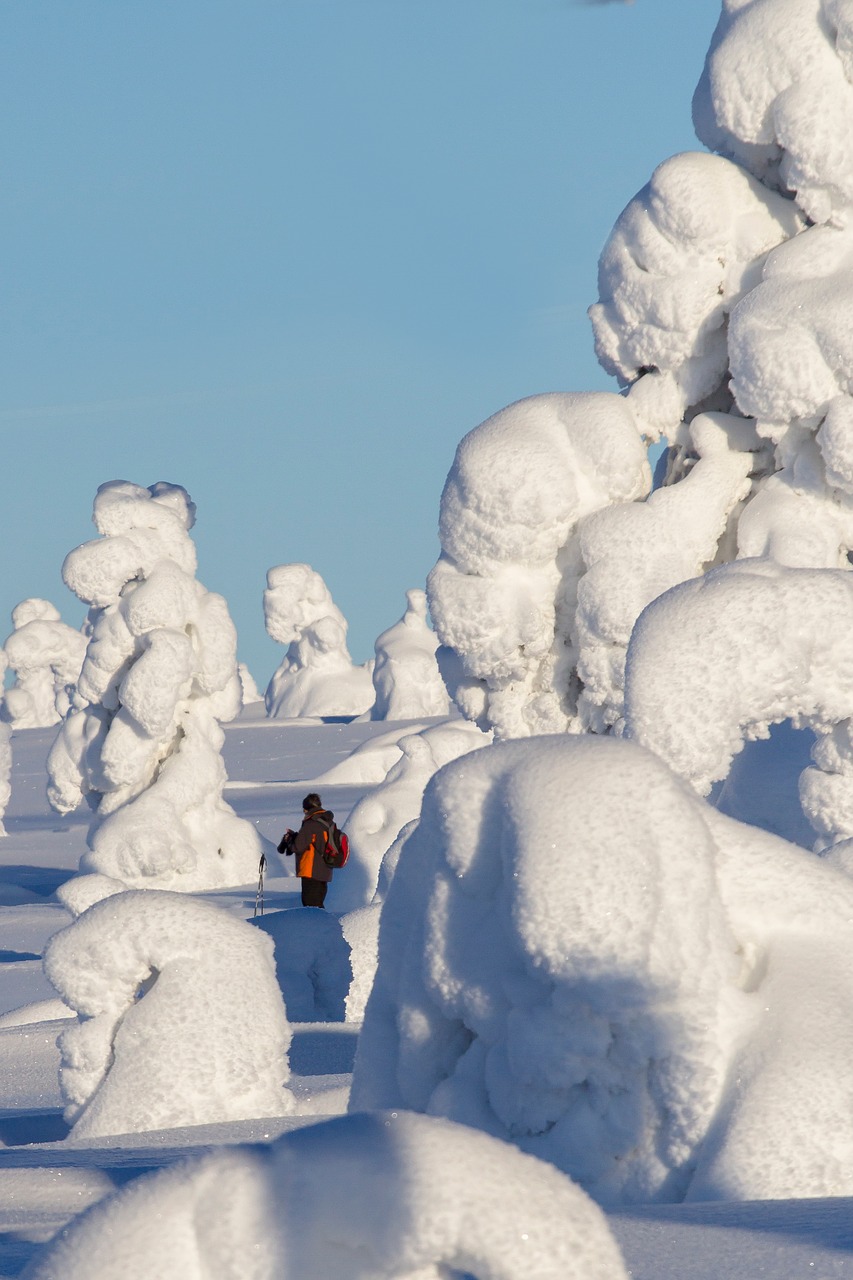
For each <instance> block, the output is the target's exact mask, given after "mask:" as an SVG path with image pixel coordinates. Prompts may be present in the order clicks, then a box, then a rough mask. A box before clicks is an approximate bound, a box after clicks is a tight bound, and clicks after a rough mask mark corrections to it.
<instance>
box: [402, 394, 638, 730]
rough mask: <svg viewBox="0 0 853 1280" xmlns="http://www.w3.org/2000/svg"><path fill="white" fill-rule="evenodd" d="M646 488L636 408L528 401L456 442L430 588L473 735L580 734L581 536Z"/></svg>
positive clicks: (450, 671)
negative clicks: (611, 507)
mask: <svg viewBox="0 0 853 1280" xmlns="http://www.w3.org/2000/svg"><path fill="white" fill-rule="evenodd" d="M650 480H651V477H650V472H649V466H648V462H647V460H646V452H645V448H644V446H643V443H642V440H641V438H640V433H639V424H638V422H637V420H636V418H635V416H634V413H633V411H632V409H631V407H630V406H629V405H628V403H627V402H626V401H625V400H624V399H623V398H622V397H620V396H617V395H610V394H607V393H603V392H601V393H589V394H578V395H565V394H553V395H542V396H532V397H530V398H529V399H527V400H521V401H519V402H518V403H517V404H514V405H510V406H509V408H507V409H503V410H502V411H501V412H500V413H497V414H495V415H494V417H492V418H489V419H488V421H486V422H484V423H481V425H480V426H478V427H475V429H474V430H473V431H471V432H470V433H469V434H468V435H467V436H466V437H465V438H464V440H462V442H461V443H460V445H459V447H458V449H457V451H456V457H455V460H454V463H453V466H452V467H451V470H450V473H449V475H448V477H447V481H446V483H445V486H444V492H443V493H442V498H441V514H440V519H439V533H440V537H441V547H442V554H441V558H440V559H439V561H438V563H437V564H436V566H435V567H434V569H433V570H432V572H431V573H430V575H429V581H428V585H427V589H428V596H429V606H430V612H431V614H432V618H433V621H434V623H435V628H436V631H437V633H438V636H439V639H440V640H441V643H442V646H443V648H442V649H440V650H439V653H438V658H439V665H440V667H441V670H442V675H443V676H444V678H445V683H446V684H447V686H448V689H449V690H450V693H451V696H452V697H453V698H454V700H455V702H456V703H457V705H458V706H459V708H460V710H461V711H462V713H463V715H465V716H466V717H467V718H468V719H470V720H473V721H475V722H476V723H477V724H478V725H479V727H480V728H481V729H484V730H488V729H494V731H495V733H496V735H497V736H498V737H501V738H503V737H525V736H528V735H530V734H535V733H545V732H552V731H562V730H565V729H568V728H573V727H576V725H577V721H576V696H577V690H576V689H575V687H574V683H575V682H574V680H573V668H574V662H575V659H576V651H575V649H574V646H573V640H572V635H571V629H572V624H573V620H574V619H573V615H574V603H575V595H576V591H577V579H578V577H579V576H580V573H581V572H582V566H581V565H580V563H579V552H578V548H577V539H576V528H577V524H578V521H579V520H581V519H582V518H583V517H584V516H586V515H589V514H590V513H591V512H592V511H596V510H598V509H599V508H600V507H604V506H606V505H607V504H608V503H610V502H623V501H631V500H633V499H634V498H638V497H640V496H642V495H644V494H645V493H647V492H648V489H649V487H650Z"/></svg>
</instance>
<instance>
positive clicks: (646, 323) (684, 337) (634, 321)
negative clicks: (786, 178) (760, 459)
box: [590, 152, 803, 440]
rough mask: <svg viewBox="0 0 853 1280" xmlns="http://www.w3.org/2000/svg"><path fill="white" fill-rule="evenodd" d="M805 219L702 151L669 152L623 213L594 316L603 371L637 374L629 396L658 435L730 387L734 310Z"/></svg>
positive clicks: (606, 255) (626, 378)
mask: <svg viewBox="0 0 853 1280" xmlns="http://www.w3.org/2000/svg"><path fill="white" fill-rule="evenodd" d="M802 225H803V220H802V217H801V216H800V215H799V213H798V210H797V209H796V207H795V206H794V205H793V204H792V203H791V201H790V200H785V199H784V198H783V197H782V196H780V195H777V194H776V193H775V192H772V191H768V190H766V189H765V188H763V187H762V186H761V184H760V183H759V182H758V181H756V180H755V178H753V177H751V176H750V175H749V174H748V173H746V172H744V170H743V169H742V168H739V167H738V166H737V165H735V164H732V163H730V162H729V161H728V160H725V159H723V158H721V157H720V156H709V155H702V154H701V153H697V152H688V153H686V154H683V155H677V156H673V157H672V158H671V159H669V160H666V161H664V163H663V164H661V165H660V166H659V167H658V168H657V169H656V170H655V172H654V174H653V176H652V178H651V181H650V182H649V184H648V186H646V187H644V188H643V190H642V191H641V192H640V193H639V194H638V195H637V196H635V197H634V199H633V200H632V201H631V203H630V204H629V205H628V206H627V208H626V209H625V211H624V212H623V213H622V214H621V215H620V217H619V218H618V220H617V222H616V225H615V227H614V229H613V231H612V232H611V235H610V238H609V239H608V241H607V244H606V245H605V247H604V250H603V252H602V254H601V259H600V262H599V272H598V287H599V297H600V301H599V302H598V303H596V304H595V305H594V306H592V307H591V308H590V318H591V320H592V327H593V332H594V334H595V346H596V354H597V356H598V358H599V361H600V363H601V364H602V365H603V367H604V368H605V369H606V370H607V372H608V373H611V374H613V375H614V376H616V377H617V378H619V380H620V381H621V382H622V383H623V385H628V384H630V383H634V382H635V381H636V380H637V379H639V382H637V385H636V388H635V393H634V394H632V396H631V397H630V401H631V404H632V407H633V408H634V409H635V411H636V413H637V415H638V417H639V418H640V420H641V422H642V426H643V430H644V432H645V433H646V434H647V435H648V436H649V437H650V438H651V439H656V438H657V437H658V436H659V435H660V434H661V432H663V433H664V434H665V435H666V436H667V437H669V438H670V440H674V438H675V434H676V430H677V427H678V424H679V423H680V421H681V419H682V417H683V415H684V413H685V411H686V409H687V408H688V407H691V406H694V405H699V404H701V403H702V402H703V401H706V400H708V399H709V398H710V397H712V396H714V395H715V394H716V393H718V392H719V391H720V389H721V388H723V387H724V386H725V382H726V378H727V375H728V348H727V320H728V317H729V314H730V312H731V310H732V308H733V306H734V305H735V304H736V303H737V301H738V300H739V299H740V298H741V297H742V296H743V294H744V292H746V291H747V290H749V289H750V288H752V286H753V285H754V284H755V283H756V282H757V279H758V274H759V272H760V268H761V264H762V262H763V260H764V258H765V257H766V255H767V253H768V252H769V250H771V249H773V248H775V246H776V245H778V244H779V243H781V241H783V240H785V239H787V238H788V237H789V236H791V235H793V234H795V232H796V231H798V230H799V229H800V228H801V227H802ZM650 374H651V375H652V376H649V375H650ZM721 407H722V405H721Z"/></svg>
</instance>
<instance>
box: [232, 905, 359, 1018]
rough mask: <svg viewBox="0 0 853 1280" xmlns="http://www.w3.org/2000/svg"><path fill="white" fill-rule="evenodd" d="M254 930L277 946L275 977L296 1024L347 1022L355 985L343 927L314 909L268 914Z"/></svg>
mask: <svg viewBox="0 0 853 1280" xmlns="http://www.w3.org/2000/svg"><path fill="white" fill-rule="evenodd" d="M252 924H254V925H256V926H257V927H258V928H259V929H262V930H263V931H264V933H266V934H268V935H269V936H270V937H271V938H272V939H273V942H274V944H275V973H276V978H277V980H278V985H279V988H280V990H281V994H282V997H283V998H284V1006H285V1008H286V1010H287V1016H288V1019H289V1020H290V1021H291V1022H343V1020H344V1010H345V1004H346V997H347V992H348V990H349V987H350V983H351V981H352V969H351V967H350V957H349V947H348V946H347V943H346V942H345V940H344V937H343V934H342V932H341V922H340V920H339V919H338V917H337V916H336V915H332V914H331V913H330V912H328V913H327V912H326V911H317V910H316V908H314V907H297V908H295V909H292V910H289V911H267V912H266V913H265V914H264V915H262V916H257V917H256V918H255V919H254V920H253V921H252Z"/></svg>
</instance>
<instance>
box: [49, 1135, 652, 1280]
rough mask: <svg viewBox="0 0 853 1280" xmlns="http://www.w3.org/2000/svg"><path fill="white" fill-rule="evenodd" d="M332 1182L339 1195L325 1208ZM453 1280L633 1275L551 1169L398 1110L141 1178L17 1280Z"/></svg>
mask: <svg viewBox="0 0 853 1280" xmlns="http://www.w3.org/2000/svg"><path fill="white" fill-rule="evenodd" d="M330 1187H341V1188H344V1189H345V1193H344V1194H340V1195H338V1196H337V1197H336V1198H335V1201H334V1211H333V1212H332V1211H330V1207H329V1194H330V1192H329V1188H330ZM154 1224H156V1229H153V1228H154ZM460 1273H464V1274H465V1275H468V1276H471V1277H473V1278H474V1280H626V1277H627V1273H626V1271H625V1267H624V1264H623V1263H622V1260H621V1257H620V1254H619V1250H618V1248H617V1246H616V1244H615V1242H614V1240H613V1237H612V1236H611V1234H610V1230H609V1228H608V1226H607V1223H606V1221H605V1219H604V1217H603V1215H602V1214H601V1212H600V1210H599V1209H597V1207H596V1206H595V1205H594V1204H593V1203H592V1202H591V1201H590V1200H589V1199H588V1198H587V1197H586V1196H585V1195H584V1194H583V1192H581V1191H580V1190H579V1189H578V1188H577V1187H575V1186H573V1185H572V1184H571V1183H570V1182H569V1180H568V1179H567V1178H565V1177H564V1176H562V1175H561V1174H560V1173H558V1172H557V1171H556V1170H555V1169H553V1168H551V1167H549V1166H548V1165H546V1164H543V1163H542V1162H541V1161H538V1160H535V1159H532V1158H531V1157H529V1156H525V1155H522V1154H521V1153H520V1152H519V1151H517V1150H515V1149H514V1148H513V1147H510V1146H507V1145H506V1144H504V1143H501V1142H497V1141H495V1140H494V1139H493V1138H489V1137H487V1136H486V1135H485V1134H482V1133H475V1132H473V1131H472V1130H470V1129H466V1128H463V1127H462V1126H459V1125H454V1124H451V1123H450V1122H448V1121H446V1120H439V1119H431V1118H428V1117H425V1116H414V1115H406V1114H400V1113H397V1112H392V1113H389V1114H387V1115H382V1114H380V1115H375V1116H373V1115H372V1116H367V1115H357V1116H344V1117H340V1118H337V1119H334V1120H329V1121H327V1122H325V1123H324V1124H318V1125H311V1126H308V1127H306V1128H302V1129H299V1130H297V1131H295V1132H292V1133H288V1134H286V1135H285V1136H284V1137H282V1138H279V1139H278V1140H277V1141H276V1142H275V1143H274V1144H273V1145H272V1147H271V1148H269V1149H265V1148H261V1147H255V1148H238V1149H236V1150H233V1149H232V1150H221V1151H215V1152H212V1153H211V1154H209V1155H206V1156H203V1157H201V1158H200V1159H196V1160H192V1161H189V1162H187V1163H186V1164H184V1165H182V1166H178V1167H173V1168H169V1169H166V1170H163V1171H161V1172H159V1173H157V1174H153V1175H149V1176H147V1177H146V1176H143V1177H142V1178H139V1179H137V1180H136V1181H134V1182H132V1183H131V1184H130V1185H129V1186H126V1187H124V1188H123V1189H122V1190H120V1191H119V1192H118V1193H117V1194H116V1195H114V1196H111V1197H110V1198H109V1199H108V1200H106V1201H103V1202H102V1203H101V1204H100V1205H97V1206H96V1207H94V1208H93V1209H91V1210H90V1211H89V1212H88V1213H86V1214H84V1215H83V1216H82V1217H81V1218H80V1219H79V1220H78V1221H77V1222H76V1223H74V1224H73V1225H72V1226H71V1227H70V1228H69V1229H68V1230H67V1231H66V1232H64V1233H63V1234H62V1235H61V1236H60V1237H59V1238H58V1239H57V1240H56V1242H54V1243H53V1245H52V1246H51V1247H50V1248H49V1249H48V1251H47V1252H46V1253H45V1254H44V1255H43V1257H42V1258H41V1259H39V1260H37V1261H36V1262H35V1263H34V1264H33V1265H32V1266H31V1267H30V1268H29V1269H28V1270H27V1271H26V1272H25V1273H24V1280H48V1278H49V1277H51V1278H52V1277H55V1276H57V1275H61V1276H63V1280H83V1278H84V1277H85V1280H107V1277H109V1278H110V1280H112V1278H113V1277H115V1276H116V1275H117V1274H121V1276H122V1277H123V1280H143V1277H144V1280H149V1277H151V1276H158V1277H163V1278H164V1280H166V1278H167V1277H171V1276H174V1277H178V1276H181V1277H196V1276H198V1277H202V1276H204V1277H205V1280H226V1277H233V1276H239V1277H240V1280H278V1278H279V1277H282V1276H294V1277H296V1276H298V1277H299V1280H329V1277H334V1280H364V1277H366V1276H370V1277H373V1280H405V1278H406V1277H415V1276H417V1277H421V1278H422V1280H439V1277H442V1276H448V1275H451V1274H455V1275H458V1274H460Z"/></svg>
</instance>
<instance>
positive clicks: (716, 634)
mask: <svg viewBox="0 0 853 1280" xmlns="http://www.w3.org/2000/svg"><path fill="white" fill-rule="evenodd" d="M851 634H853V575H851V574H850V573H847V572H845V571H843V570H839V569H800V568H789V567H787V566H785V565H780V564H777V563H775V561H772V560H768V559H754V560H739V561H736V562H734V563H733V564H727V565H721V566H720V567H719V568H717V569H714V570H712V571H711V572H710V573H707V574H705V576H704V577H702V578H696V579H694V580H692V581H690V582H684V583H681V584H680V585H679V586H677V587H673V588H672V590H670V591H667V592H666V593H665V594H664V595H662V596H660V597H659V598H658V599H657V600H655V601H653V602H652V603H651V604H650V605H649V606H648V608H647V609H646V610H645V611H644V612H643V613H642V615H641V616H640V618H639V620H638V622H637V625H636V627H635V628H634V633H633V635H632V637H631V643H630V645H629V647H628V658H627V667H626V676H625V733H626V736H627V737H631V738H633V739H635V740H636V741H637V742H640V743H642V745H643V746H646V747H648V748H650V749H651V750H652V751H654V752H655V754H656V755H658V756H660V758H661V759H662V760H665V761H666V763H667V764H668V765H669V766H670V767H671V768H672V769H673V770H674V771H675V772H676V773H678V774H680V775H681V776H682V777H683V778H686V779H687V780H688V781H689V782H691V783H692V785H693V786H694V787H695V788H696V790H697V791H698V792H699V793H700V794H701V795H706V794H707V793H708V791H709V790H710V789H711V786H712V785H713V783H714V782H717V781H719V780H720V779H722V778H725V777H726V776H727V774H728V772H729V768H730V766H731V762H732V759H733V758H734V756H735V755H736V754H737V753H738V752H739V751H740V750H741V748H742V747H743V745H744V742H745V741H747V740H748V739H750V738H762V737H766V736H767V735H768V733H769V729H770V725H772V724H776V723H780V722H782V721H785V720H790V721H791V722H792V723H793V724H794V725H795V727H798V728H799V727H803V726H806V725H808V726H810V727H811V728H812V729H813V730H814V731H815V733H816V734H817V735H818V740H817V743H816V745H815V748H814V751H813V753H812V758H813V760H814V763H815V765H816V767H815V768H808V769H806V770H804V772H803V773H802V774H801V775H800V795H801V800H802V804H803V810H804V812H805V814H806V816H807V817H808V819H809V821H810V822H811V824H812V826H813V827H814V828H815V831H816V832H817V833H818V836H819V840H818V847H820V848H827V847H829V846H830V845H835V844H837V843H838V842H839V841H842V840H847V839H849V838H851V837H853V647H851V643H850V636H851Z"/></svg>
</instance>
